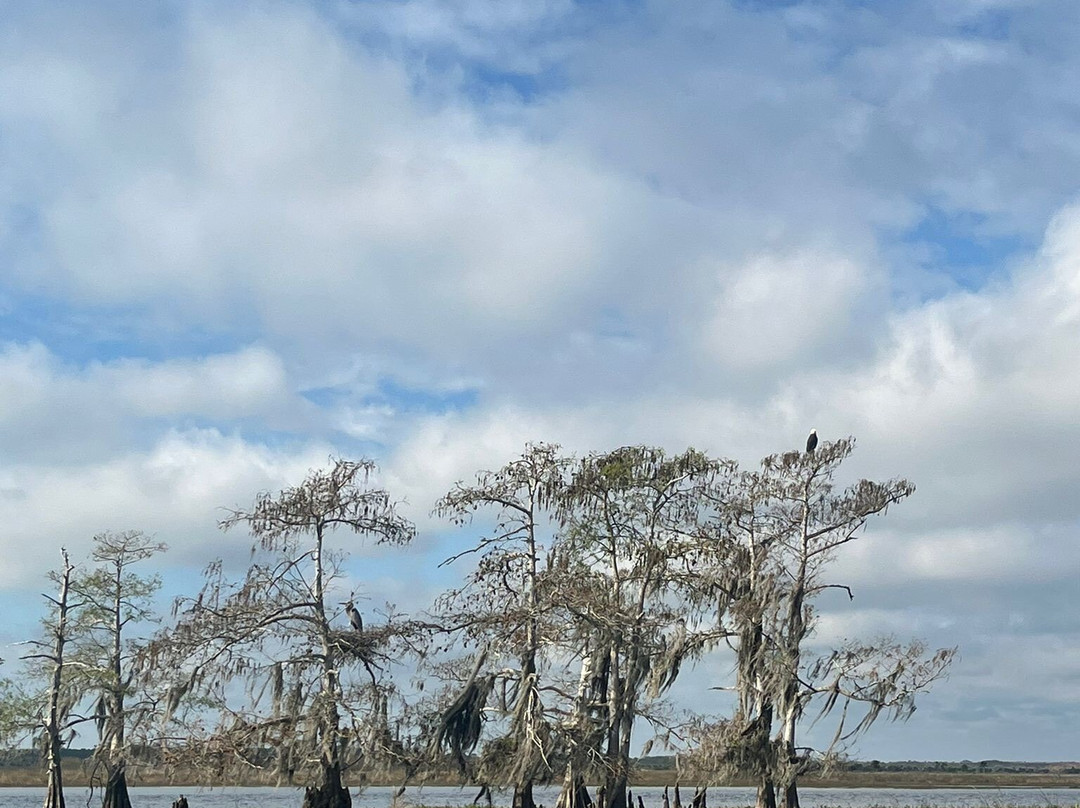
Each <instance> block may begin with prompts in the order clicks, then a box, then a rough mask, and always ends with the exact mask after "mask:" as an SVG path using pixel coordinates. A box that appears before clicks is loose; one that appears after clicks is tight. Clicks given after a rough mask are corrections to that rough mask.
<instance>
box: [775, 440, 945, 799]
mask: <svg viewBox="0 0 1080 808" xmlns="http://www.w3.org/2000/svg"><path fill="white" fill-rule="evenodd" d="M853 448H854V440H852V439H851V438H845V439H841V440H838V441H835V442H832V443H829V442H823V443H822V444H820V445H819V446H818V447H817V449H816V450H815V451H808V452H787V453H785V454H782V455H773V456H771V457H768V458H766V459H765V460H764V461H762V471H761V478H760V479H761V480H762V483H763V485H764V486H765V487H766V489H767V490H768V492H769V495H770V497H771V499H772V501H773V506H772V513H771V519H772V523H773V530H774V531H775V535H776V537H777V541H776V544H775V545H774V554H775V558H776V559H777V563H778V564H779V567H780V570H781V573H782V574H779V575H777V576H776V578H775V580H776V582H777V584H778V586H777V591H776V594H777V599H776V601H775V603H774V604H773V606H774V607H775V613H774V616H773V620H772V623H773V625H772V635H773V640H774V643H775V653H774V655H773V661H774V671H775V677H776V678H775V681H774V697H775V699H776V706H777V710H778V716H777V717H778V719H779V721H780V731H779V739H778V740H779V743H778V749H777V754H776V759H775V771H776V785H777V790H778V793H779V795H780V798H781V803H782V805H784V806H785V808H798V807H799V793H798V782H797V781H798V776H799V775H800V774H802V773H804V772H805V771H806V770H807V767H808V765H809V762H810V758H809V756H808V755H806V754H805V753H804V752H803V750H800V749H799V748H798V746H797V738H796V733H797V730H798V725H799V722H800V720H801V719H802V717H803V715H804V713H805V710H806V707H807V706H808V704H809V703H810V701H811V700H812V699H813V698H814V696H815V695H817V694H818V693H819V692H820V690H819V688H818V687H815V686H814V685H813V684H812V683H811V682H812V679H813V677H809V676H808V675H807V674H808V671H810V670H815V672H818V673H819V675H820V674H821V673H823V672H824V671H823V669H821V668H820V667H819V665H818V664H817V663H816V662H814V661H813V660H809V659H807V656H806V654H805V650H804V647H805V644H806V640H807V638H809V637H810V635H811V634H812V633H813V631H814V626H815V624H816V615H815V612H814V609H813V601H814V599H815V598H816V597H817V596H819V595H820V594H821V593H822V592H824V591H825V590H827V589H840V590H843V591H845V592H846V593H847V594H848V596H849V597H853V595H852V592H851V590H850V589H849V588H848V587H846V586H844V585H842V584H837V583H835V582H833V581H830V580H829V579H828V578H827V577H826V572H827V570H828V567H829V565H830V563H831V562H832V561H833V560H834V558H835V555H836V551H837V550H838V549H839V548H840V547H842V546H843V545H845V544H847V543H849V542H851V541H854V540H855V539H857V538H859V536H861V535H862V529H863V527H864V526H865V525H866V522H867V520H868V519H869V518H870V517H872V516H874V515H876V514H883V513H885V512H886V511H887V510H888V508H889V506H890V505H893V504H895V503H897V502H899V501H901V500H903V499H905V498H907V497H908V496H910V495H911V494H912V493H913V492H914V491H915V486H914V485H912V484H911V483H910V482H908V481H907V480H903V479H895V480H888V481H885V482H874V481H871V480H859V481H858V482H856V483H854V484H853V485H851V486H849V487H848V488H846V489H844V490H842V491H837V490H835V488H834V478H835V476H836V474H837V471H838V469H839V466H840V464H841V463H842V462H843V461H844V460H845V459H847V458H848V457H849V456H850V455H851V452H852V450H853ZM952 653H953V652H951V651H948V650H943V651H939V652H937V653H935V654H934V655H933V656H932V658H931V659H930V660H926V661H924V660H922V658H921V645H920V644H914V645H910V646H907V648H906V650H905V651H903V652H902V653H896V648H895V647H891V646H880V647H872V646H867V645H863V646H860V652H859V653H858V654H857V655H856V654H855V652H854V650H853V649H848V651H847V652H845V654H846V656H847V658H848V660H849V661H851V660H853V659H854V658H855V656H858V657H860V661H859V662H858V663H857V664H852V665H850V666H847V667H845V666H843V665H841V666H840V668H839V669H837V670H836V671H835V672H834V674H835V675H834V678H833V681H834V682H836V683H837V686H838V687H839V685H840V684H843V683H845V682H851V681H852V680H854V679H857V678H859V675H861V674H863V673H867V672H869V671H873V670H880V669H881V668H882V666H885V667H887V668H889V669H890V674H889V675H890V676H891V677H892V682H893V686H892V687H889V686H883V687H879V688H878V689H877V691H876V692H872V691H871V690H863V691H862V697H861V698H860V699H859V700H861V701H863V702H864V703H865V704H867V705H868V706H869V711H868V712H867V713H866V717H865V718H864V719H863V721H861V722H860V723H859V729H860V730H864V729H866V728H868V727H869V726H870V724H872V723H873V721H874V719H875V718H876V717H877V716H878V715H879V714H880V713H881V711H882V710H883V709H884V708H886V707H888V706H891V705H895V706H898V707H900V709H899V710H898V711H896V712H895V713H894V714H895V715H896V717H904V716H905V714H906V715H910V711H905V709H904V707H903V706H902V705H907V704H911V705H913V697H914V693H915V692H917V691H918V690H921V689H925V688H926V687H928V686H929V685H930V684H931V683H932V682H933V681H935V680H936V679H938V678H939V677H940V676H941V675H943V674H944V671H945V669H946V668H947V667H948V664H949V662H950V661H951V659H952ZM843 656H844V655H841V657H838V658H836V659H837V660H839V659H840V658H842V657H843ZM926 665H929V669H927V668H926ZM916 669H919V670H921V671H923V672H924V673H928V672H929V671H933V673H932V675H930V676H928V677H926V676H924V675H921V674H916V675H914V676H913V674H915V670H916ZM841 671H846V673H845V672H841ZM836 676H838V677H839V678H835V677H836ZM886 679H888V676H887V677H886ZM808 680H810V681H808ZM912 687H914V689H911V688H912ZM848 692H849V695H848V697H847V699H846V700H845V703H847V702H850V701H851V700H852V699H853V698H854V693H855V690H854V689H849V691H848ZM827 706H828V705H827ZM912 709H913V707H912ZM841 726H843V725H842V724H841ZM841 737H843V731H842V730H841Z"/></svg>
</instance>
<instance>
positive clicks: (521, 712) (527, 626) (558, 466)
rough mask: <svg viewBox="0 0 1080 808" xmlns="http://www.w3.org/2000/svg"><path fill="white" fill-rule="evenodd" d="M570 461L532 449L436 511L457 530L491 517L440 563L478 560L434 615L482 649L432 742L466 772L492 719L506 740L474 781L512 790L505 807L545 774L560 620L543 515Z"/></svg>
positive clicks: (530, 806) (529, 793)
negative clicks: (547, 658)
mask: <svg viewBox="0 0 1080 808" xmlns="http://www.w3.org/2000/svg"><path fill="white" fill-rule="evenodd" d="M568 462H569V461H568V460H566V459H564V458H562V457H560V456H559V453H558V447H557V446H553V445H549V444H532V445H529V446H527V447H526V449H525V452H524V453H523V454H522V456H521V458H519V459H518V460H515V461H512V462H511V463H508V464H507V465H505V466H503V467H502V468H501V469H499V470H498V471H481V472H479V473H478V474H477V476H476V484H475V485H472V486H466V485H464V484H462V483H458V484H456V485H455V486H454V487H453V489H451V491H450V492H449V493H448V494H447V495H446V496H444V497H443V498H442V499H440V500H439V502H438V503H437V504H436V506H435V513H436V514H438V515H439V516H443V517H447V518H449V519H450V520H451V521H452V522H454V523H455V524H459V525H463V524H467V523H469V522H471V521H472V518H473V515H474V514H475V513H476V512H477V511H478V510H481V509H483V510H485V511H486V510H489V509H493V510H494V511H495V524H494V527H493V529H492V531H491V532H490V534H489V535H487V536H485V537H483V538H481V539H480V541H479V543H478V544H477V545H476V546H475V547H473V548H471V549H469V550H466V551H465V552H463V553H459V554H457V555H455V556H453V557H451V558H449V559H447V560H446V561H444V562H443V563H444V564H449V563H452V562H454V561H457V560H458V559H460V558H462V557H463V556H471V555H478V556H479V558H478V561H477V565H476V567H475V568H474V569H473V571H472V572H471V573H469V575H468V576H467V578H466V581H465V583H464V585H463V586H461V587H459V588H457V589H454V590H452V591H450V592H448V593H447V594H446V595H444V596H443V597H442V598H440V602H439V607H438V611H439V613H440V616H441V617H442V618H443V619H444V620H445V621H446V622H447V623H448V624H449V625H450V626H460V627H461V628H460V631H461V632H463V633H464V634H465V635H466V636H467V637H469V638H471V639H472V641H473V642H474V643H475V644H476V645H477V646H478V647H482V648H484V651H483V653H482V655H480V656H481V660H478V662H479V664H478V665H477V666H475V667H474V668H473V670H472V673H471V674H470V676H469V678H468V679H467V681H466V682H465V685H464V687H463V689H462V690H461V692H460V694H459V695H458V697H457V698H456V699H455V700H454V702H453V703H452V704H451V706H450V708H449V709H448V710H447V711H446V713H445V714H444V716H443V719H442V721H441V723H440V726H439V728H438V733H437V741H438V743H439V745H445V746H448V747H449V748H451V749H452V750H454V753H455V756H456V757H457V758H458V761H459V764H460V765H461V766H462V767H463V768H464V767H465V764H466V760H465V754H467V753H468V752H471V751H472V749H473V748H474V747H475V746H476V744H477V742H478V741H479V740H480V736H479V731H478V730H479V727H480V726H481V721H482V713H483V711H484V710H485V709H488V710H490V711H491V712H497V713H500V714H501V717H502V718H503V719H504V722H503V726H502V728H503V730H504V732H503V734H502V735H501V736H500V737H498V738H495V739H493V740H492V741H491V742H490V743H489V745H488V746H489V748H488V753H487V754H485V755H483V756H482V757H481V760H480V765H479V767H474V768H475V771H474V772H473V777H474V778H476V779H479V780H480V781H481V782H482V783H483V784H484V785H486V786H492V785H495V786H509V787H511V788H513V801H512V805H513V808H535V803H534V802H533V784H534V783H535V782H537V781H540V782H543V781H546V780H548V779H549V778H550V777H551V775H552V760H553V757H554V754H555V749H554V746H555V743H556V741H555V738H554V737H553V727H552V723H551V721H550V719H549V716H548V714H547V710H546V708H545V705H544V690H545V688H544V687H543V686H542V681H541V679H542V676H543V670H542V663H543V660H542V658H541V657H542V653H543V651H544V649H545V648H550V647H551V646H552V645H553V644H554V643H555V642H557V640H558V636H557V634H558V633H559V631H560V625H561V621H557V620H553V619H552V616H553V613H554V611H555V607H554V605H553V597H552V596H553V595H554V594H555V587H553V582H552V574H551V570H550V569H549V568H548V567H547V552H546V548H545V536H544V535H543V533H544V531H545V528H547V529H548V530H549V531H550V527H549V525H550V519H549V517H548V513H549V512H550V510H551V509H553V508H554V507H555V506H556V504H557V503H558V502H559V498H560V497H561V495H562V492H563V489H564V487H565V484H566V481H565V470H566V467H567V465H568ZM507 659H509V660H510V664H509V665H507V664H505V663H504V660H507ZM484 663H486V666H485V664H484ZM493 689H498V690H499V691H500V693H501V694H502V696H503V698H502V699H501V700H500V701H499V703H498V706H497V708H495V709H493V708H492V707H490V706H489V705H488V701H489V699H488V696H489V695H490V694H491V693H492V690H493ZM547 690H548V694H549V695H550V694H551V692H552V691H551V688H548V689H547ZM507 692H509V694H510V695H509V698H507V697H506V693H507Z"/></svg>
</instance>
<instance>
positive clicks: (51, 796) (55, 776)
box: [45, 763, 64, 808]
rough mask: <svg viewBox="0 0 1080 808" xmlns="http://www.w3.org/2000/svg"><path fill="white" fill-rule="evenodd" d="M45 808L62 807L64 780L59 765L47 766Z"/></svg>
mask: <svg viewBox="0 0 1080 808" xmlns="http://www.w3.org/2000/svg"><path fill="white" fill-rule="evenodd" d="M45 808H64V782H63V777H62V776H61V773H60V767H59V766H56V767H55V768H54V767H53V766H52V765H51V763H50V766H49V787H48V791H46V792H45Z"/></svg>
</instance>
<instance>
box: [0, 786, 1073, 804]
mask: <svg viewBox="0 0 1080 808" xmlns="http://www.w3.org/2000/svg"><path fill="white" fill-rule="evenodd" d="M395 790H396V789H393V788H367V789H364V791H362V792H360V793H359V794H357V792H356V790H355V789H354V790H353V806H354V808H391V798H392V795H393V793H394V791H395ZM476 791H477V789H476V788H475V787H473V786H470V787H469V788H465V789H461V788H454V787H443V786H431V787H428V788H423V789H421V788H409V789H408V790H407V791H406V792H405V796H404V797H402V798H400V799H399V800H398V801H397V804H396V808H416V806H420V805H425V806H451V807H452V808H461V806H466V805H472V800H473V797H475V796H476ZM633 792H634V797H635V799H634V801H635V802H637V796H638V795H640V796H641V797H642V799H643V800H644V802H645V805H646V808H660V804H661V795H662V794H663V792H664V790H663V789H662V788H648V787H642V788H635V789H633ZM181 793H183V794H184V795H186V796H187V799H188V803H189V804H190V806H191V808H300V804H301V802H303V798H304V792H303V789H296V788H194V787H186V788H185V787H180V786H167V787H164V788H133V789H131V802H132V804H133V805H134V808H169V806H171V805H172V802H173V800H175V799H176V798H177V797H178V796H179V795H180V794H181ZM692 794H693V789H690V788H683V789H682V795H683V803H684V805H686V806H689V804H690V797H691V796H692ZM64 795H65V799H66V802H67V805H68V808H82V806H86V805H89V806H91V808H93V806H97V805H100V802H101V792H100V791H98V792H97V793H96V794H95V795H94V797H93V799H92V801H89V802H88V797H89V793H88V792H87V790H86V789H82V788H67V789H65V790H64ZM557 796H558V788H554V787H552V788H537V789H536V790H535V798H536V802H537V804H543V805H546V806H548V808H552V806H554V805H555V798H556V797H557ZM799 796H800V798H801V800H802V805H803V808H871V806H892V807H894V808H902V807H904V806H916V807H918V806H926V808H929V807H930V806H941V807H942V808H994V806H1006V805H1016V806H1030V808H1048V807H1049V806H1080V789H1069V788H1008V789H1000V788H947V789H946V788H802V789H799ZM44 797H45V790H44V789H43V788H0V808H40V806H41V804H42V802H43V800H44ZM509 800H510V795H509V792H503V793H501V794H497V795H496V798H495V805H496V806H506V805H508V804H509ZM753 803H754V793H753V791H752V790H751V789H749V788H710V789H709V794H708V804H709V806H711V808H735V807H736V806H749V805H753Z"/></svg>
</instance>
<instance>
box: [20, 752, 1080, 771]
mask: <svg viewBox="0 0 1080 808" xmlns="http://www.w3.org/2000/svg"><path fill="white" fill-rule="evenodd" d="M93 754H94V750H93V749H65V750H64V751H63V757H64V759H65V760H72V761H82V760H87V759H89V758H90V757H91V756H92V755H93ZM40 765H41V756H40V754H39V752H38V751H37V750H36V749H2V750H0V768H9V769H23V768H33V767H38V766H40ZM635 766H636V767H637V768H638V769H640V770H643V771H661V772H662V771H673V770H674V769H675V756H674V755H650V756H648V757H642V758H638V759H637V760H636V761H635ZM837 768H838V769H840V770H842V771H850V772H949V773H958V772H959V773H963V772H995V773H1002V774H1080V762H1078V761H1057V762H1053V761H1017V760H978V761H972V760H959V761H943V760H894V761H887V760H851V761H847V762H846V763H842V764H840V765H838V766H837Z"/></svg>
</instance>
